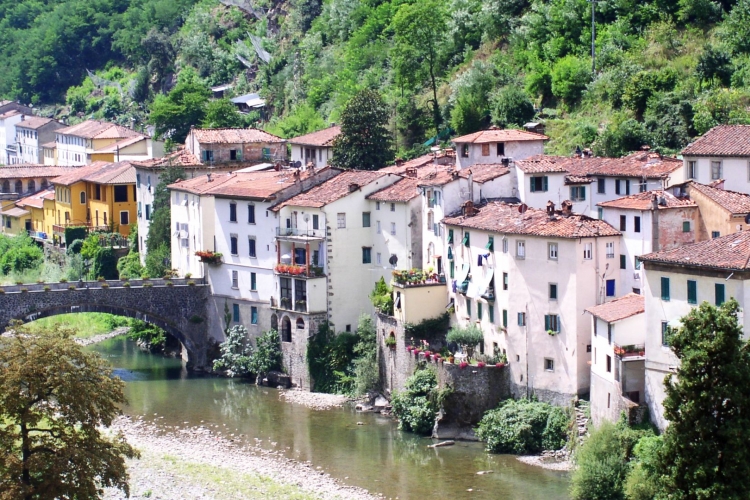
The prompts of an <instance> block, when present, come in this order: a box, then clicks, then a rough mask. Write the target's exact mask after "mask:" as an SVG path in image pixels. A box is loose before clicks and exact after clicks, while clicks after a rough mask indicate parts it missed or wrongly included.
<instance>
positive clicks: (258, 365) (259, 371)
mask: <svg viewBox="0 0 750 500" xmlns="http://www.w3.org/2000/svg"><path fill="white" fill-rule="evenodd" d="M273 370H281V337H280V336H279V332H277V331H276V330H269V331H267V332H264V333H263V334H262V335H260V336H259V337H257V338H256V339H255V352H253V355H252V356H251V357H250V371H251V372H253V373H255V374H256V376H257V377H258V380H260V379H262V378H263V376H264V375H266V374H268V372H270V371H273Z"/></svg>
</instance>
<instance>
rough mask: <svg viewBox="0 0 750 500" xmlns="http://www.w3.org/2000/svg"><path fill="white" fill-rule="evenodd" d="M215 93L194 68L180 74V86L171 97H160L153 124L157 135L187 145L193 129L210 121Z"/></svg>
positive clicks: (151, 115)
mask: <svg viewBox="0 0 750 500" xmlns="http://www.w3.org/2000/svg"><path fill="white" fill-rule="evenodd" d="M209 97H211V92H210V91H209V89H208V87H207V86H206V85H205V84H204V83H203V82H202V81H201V80H200V78H198V75H197V74H195V71H193V70H192V69H190V68H186V69H184V70H183V71H182V73H180V77H179V79H178V82H177V85H175V87H174V88H173V89H172V90H171V91H170V92H169V94H167V95H163V94H160V95H158V96H156V99H154V102H153V103H152V104H151V108H150V110H151V114H150V115H149V120H150V121H151V123H152V124H153V125H154V126H155V127H156V134H157V135H159V136H161V137H167V138H169V139H170V140H172V141H173V142H185V137H187V135H188V132H190V127H192V126H195V125H200V124H201V123H202V122H203V120H204V119H205V117H206V106H207V105H208V99H209Z"/></svg>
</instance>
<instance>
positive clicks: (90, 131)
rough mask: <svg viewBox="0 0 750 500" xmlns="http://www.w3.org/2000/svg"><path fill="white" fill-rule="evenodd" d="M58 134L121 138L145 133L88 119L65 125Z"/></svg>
mask: <svg viewBox="0 0 750 500" xmlns="http://www.w3.org/2000/svg"><path fill="white" fill-rule="evenodd" d="M57 133H58V134H62V135H72V136H75V137H82V138H84V139H119V138H121V137H123V138H124V137H134V136H142V135H143V134H141V133H139V132H136V131H135V130H131V129H129V128H127V127H122V126H120V125H116V124H114V123H108V122H102V121H98V120H86V121H85V122H81V123H79V124H77V125H71V126H70V127H64V128H61V129H58V130H57Z"/></svg>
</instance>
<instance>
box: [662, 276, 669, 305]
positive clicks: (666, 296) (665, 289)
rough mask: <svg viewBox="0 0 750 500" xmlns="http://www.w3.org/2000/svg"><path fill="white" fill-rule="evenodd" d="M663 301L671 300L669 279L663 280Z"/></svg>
mask: <svg viewBox="0 0 750 500" xmlns="http://www.w3.org/2000/svg"><path fill="white" fill-rule="evenodd" d="M661 300H669V278H666V277H662V278H661Z"/></svg>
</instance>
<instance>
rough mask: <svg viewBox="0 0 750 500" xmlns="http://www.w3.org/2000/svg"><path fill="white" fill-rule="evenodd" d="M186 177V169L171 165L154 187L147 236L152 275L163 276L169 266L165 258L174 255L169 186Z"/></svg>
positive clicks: (147, 249)
mask: <svg viewBox="0 0 750 500" xmlns="http://www.w3.org/2000/svg"><path fill="white" fill-rule="evenodd" d="M184 178H185V171H184V170H183V169H181V168H178V167H169V168H167V169H166V170H165V171H163V172H162V173H161V175H160V176H159V183H158V184H157V185H156V188H155V189H154V206H153V212H152V215H151V224H150V226H149V228H148V235H147V236H146V259H145V261H146V271H147V272H148V273H149V275H151V276H163V275H164V271H165V270H167V269H168V267H167V266H166V265H165V264H164V259H169V258H170V257H171V255H172V253H171V244H172V220H171V217H172V208H171V206H172V205H171V201H170V196H169V189H168V188H167V186H169V185H170V184H173V183H175V182H177V181H178V180H179V179H184Z"/></svg>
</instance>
